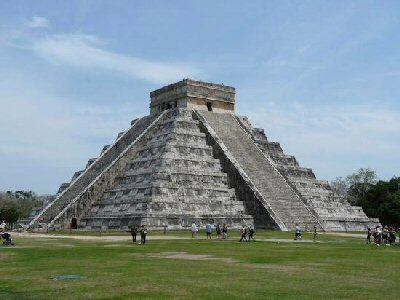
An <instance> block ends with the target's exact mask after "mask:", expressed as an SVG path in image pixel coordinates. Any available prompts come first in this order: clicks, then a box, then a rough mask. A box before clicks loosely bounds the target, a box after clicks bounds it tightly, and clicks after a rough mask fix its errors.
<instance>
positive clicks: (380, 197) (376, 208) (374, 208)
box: [360, 177, 400, 227]
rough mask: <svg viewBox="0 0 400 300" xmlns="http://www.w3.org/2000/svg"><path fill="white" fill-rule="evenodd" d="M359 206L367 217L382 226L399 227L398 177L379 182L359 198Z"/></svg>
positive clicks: (399, 195) (399, 188)
mask: <svg viewBox="0 0 400 300" xmlns="http://www.w3.org/2000/svg"><path fill="white" fill-rule="evenodd" d="M360 205H361V206H362V208H363V210H364V211H365V213H366V214H367V215H368V216H369V217H377V218H379V220H380V221H381V223H382V224H385V225H391V226H396V227H399V226H400V177H397V178H396V177H394V178H392V179H391V180H389V181H379V182H378V183H376V184H375V185H374V186H372V187H371V188H370V189H369V190H368V192H367V193H366V194H365V195H364V196H363V197H361V198H360Z"/></svg>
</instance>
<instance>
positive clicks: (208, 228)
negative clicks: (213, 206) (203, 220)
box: [206, 223, 212, 240]
mask: <svg viewBox="0 0 400 300" xmlns="http://www.w3.org/2000/svg"><path fill="white" fill-rule="evenodd" d="M211 234H212V227H211V224H210V223H207V224H206V235H207V240H208V239H210V240H211Z"/></svg>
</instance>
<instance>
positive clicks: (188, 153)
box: [30, 79, 378, 230]
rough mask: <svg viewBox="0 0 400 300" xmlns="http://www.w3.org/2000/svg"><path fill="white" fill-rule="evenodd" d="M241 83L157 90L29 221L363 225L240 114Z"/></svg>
mask: <svg viewBox="0 0 400 300" xmlns="http://www.w3.org/2000/svg"><path fill="white" fill-rule="evenodd" d="M234 105H235V89H234V88H232V87H229V86H224V85H218V84H211V83H205V82H200V81H193V80H190V79H185V80H183V81H181V82H178V83H176V84H172V85H169V86H166V87H163V88H161V89H159V90H156V91H154V92H152V93H151V114H150V116H147V117H144V118H140V119H135V120H133V121H132V122H131V127H130V128H129V129H128V130H127V131H125V132H121V133H119V134H118V137H117V140H116V141H115V143H114V144H113V145H110V146H108V145H107V146H104V147H103V149H102V151H101V155H100V156H99V157H98V158H93V159H90V160H89V161H88V162H87V164H86V168H85V170H82V171H78V172H76V173H75V174H74V176H73V178H72V181H71V182H70V183H65V184H62V185H61V187H60V189H59V192H58V194H57V197H56V199H54V200H53V201H52V202H51V203H49V204H48V205H47V206H46V207H45V208H44V210H43V211H42V212H41V213H40V214H39V215H38V216H36V217H35V218H34V219H33V220H32V221H31V222H30V226H31V228H35V226H36V225H37V224H38V223H39V222H44V223H46V224H48V226H49V227H53V228H68V227H69V226H70V223H71V220H72V219H73V218H75V219H76V220H77V224H78V226H79V228H86V229H98V228H102V229H124V228H127V227H128V226H131V225H133V224H135V225H140V224H143V223H145V224H147V226H149V227H150V228H162V227H164V226H168V227H169V228H186V227H189V226H190V225H191V223H192V222H197V223H206V222H212V223H215V224H216V223H220V224H222V223H225V224H228V226H229V227H233V228H235V227H240V226H242V225H243V224H245V225H253V224H255V225H256V226H257V227H258V228H275V229H280V230H291V229H293V228H294V226H295V224H300V225H301V226H302V227H303V228H305V229H311V228H312V227H313V226H314V225H317V226H318V227H319V228H321V229H324V230H363V229H364V228H365V227H366V226H367V225H368V224H370V225H372V224H374V223H376V222H378V221H377V220H374V219H368V218H367V217H366V216H365V214H364V212H363V211H362V209H361V208H360V207H353V206H351V205H349V203H347V201H345V200H344V199H342V198H340V197H339V196H337V195H335V194H334V193H333V192H332V190H331V188H330V186H329V184H328V183H327V182H324V181H319V180H317V179H316V177H315V175H314V173H313V171H312V170H311V169H309V168H303V167H301V166H300V165H299V163H298V162H297V160H296V158H295V157H294V156H291V155H286V154H284V152H283V150H282V148H281V146H280V144H279V143H276V142H270V141H268V139H267V137H266V135H265V132H264V130H262V129H258V128H253V127H252V126H251V123H250V122H249V121H248V119H247V118H245V117H239V116H235V115H234V114H233V112H234Z"/></svg>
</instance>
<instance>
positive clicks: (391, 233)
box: [389, 227, 396, 245]
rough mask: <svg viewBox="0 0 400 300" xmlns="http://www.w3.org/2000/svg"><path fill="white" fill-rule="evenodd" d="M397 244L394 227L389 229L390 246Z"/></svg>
mask: <svg viewBox="0 0 400 300" xmlns="http://www.w3.org/2000/svg"><path fill="white" fill-rule="evenodd" d="M395 243H396V231H395V230H394V228H393V227H390V228H389V244H391V245H392V244H395Z"/></svg>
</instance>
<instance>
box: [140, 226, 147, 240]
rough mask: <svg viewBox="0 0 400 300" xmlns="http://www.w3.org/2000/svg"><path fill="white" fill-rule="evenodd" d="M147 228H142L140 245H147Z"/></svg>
mask: <svg viewBox="0 0 400 300" xmlns="http://www.w3.org/2000/svg"><path fill="white" fill-rule="evenodd" d="M146 235H147V228H146V225H142V226H141V228H140V244H141V245H144V244H146Z"/></svg>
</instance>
